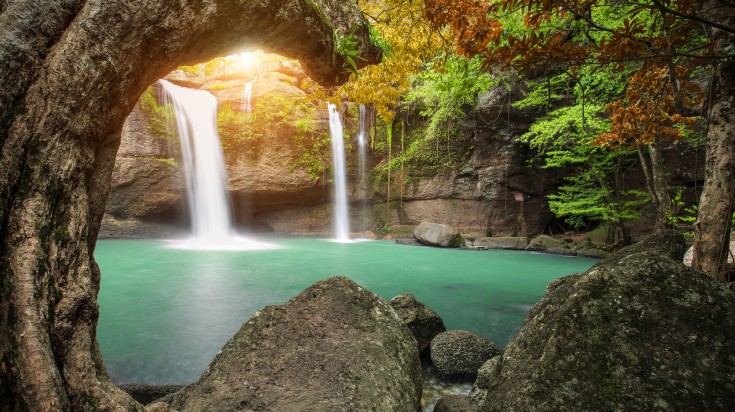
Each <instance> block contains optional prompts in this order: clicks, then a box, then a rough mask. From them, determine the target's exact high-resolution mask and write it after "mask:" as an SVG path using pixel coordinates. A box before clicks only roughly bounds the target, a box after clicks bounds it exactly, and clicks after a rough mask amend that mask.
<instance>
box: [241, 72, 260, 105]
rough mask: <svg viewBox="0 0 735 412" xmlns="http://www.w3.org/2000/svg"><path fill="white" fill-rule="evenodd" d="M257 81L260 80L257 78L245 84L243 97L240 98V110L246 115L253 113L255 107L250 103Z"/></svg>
mask: <svg viewBox="0 0 735 412" xmlns="http://www.w3.org/2000/svg"><path fill="white" fill-rule="evenodd" d="M256 80H258V79H257V78H256V79H253V80H251V81H249V82H247V83H245V87H244V88H243V89H242V95H241V96H240V110H242V111H243V112H244V113H252V112H253V106H252V105H251V104H250V101H251V97H252V94H253V83H255V81H256Z"/></svg>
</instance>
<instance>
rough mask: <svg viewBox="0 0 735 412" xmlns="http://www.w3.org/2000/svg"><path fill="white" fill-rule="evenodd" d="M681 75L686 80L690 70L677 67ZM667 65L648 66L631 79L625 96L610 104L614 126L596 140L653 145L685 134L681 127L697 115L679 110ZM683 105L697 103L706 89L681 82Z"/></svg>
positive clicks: (677, 138)
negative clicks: (687, 114) (679, 111)
mask: <svg viewBox="0 0 735 412" xmlns="http://www.w3.org/2000/svg"><path fill="white" fill-rule="evenodd" d="M676 70H677V78H681V79H686V78H687V77H688V76H689V73H687V71H686V70H685V69H684V68H683V67H677V68H676ZM669 79H670V76H669V73H668V69H667V68H666V67H661V66H655V65H644V66H643V67H642V68H641V69H640V70H638V71H637V72H636V73H635V74H634V75H633V76H632V77H631V79H630V82H629V84H628V89H627V91H626V93H625V97H624V98H621V99H619V100H617V101H615V102H612V103H610V104H608V106H607V110H608V111H609V112H610V113H611V116H610V120H611V121H612V128H611V130H610V132H608V133H603V134H601V135H600V136H599V137H597V139H595V141H594V143H596V144H599V145H602V146H609V147H620V146H632V145H636V144H651V143H654V142H656V141H659V140H670V141H677V140H679V139H681V137H682V130H681V128H680V126H688V127H691V126H693V125H694V122H695V120H696V118H695V117H687V116H683V115H681V114H679V113H677V110H676V105H675V101H674V91H673V87H672V85H671V83H670V82H669ZM679 87H680V91H679V92H680V93H681V95H682V100H683V101H682V104H685V105H694V104H697V103H699V101H700V100H701V98H702V90H701V88H699V87H698V86H697V85H696V84H695V83H693V82H691V81H688V80H683V81H680V82H679Z"/></svg>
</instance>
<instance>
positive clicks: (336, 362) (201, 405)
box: [164, 277, 422, 412]
mask: <svg viewBox="0 0 735 412" xmlns="http://www.w3.org/2000/svg"><path fill="white" fill-rule="evenodd" d="M421 391H422V373H421V365H420V362H419V357H418V352H417V350H416V345H415V341H414V339H413V338H412V337H411V334H410V332H409V331H408V329H407V328H406V327H405V326H404V325H403V323H402V322H401V320H400V319H399V318H398V316H397V315H396V313H395V311H393V309H391V307H390V305H388V303H387V302H386V301H385V300H383V299H382V298H380V297H379V296H377V295H375V294H374V293H372V292H370V291H368V290H366V289H363V288H362V287H360V286H359V285H357V284H356V283H354V282H352V281H351V280H349V279H347V278H346V277H332V278H329V279H327V280H324V281H320V282H317V283H315V284H314V285H312V286H311V287H309V288H308V289H306V290H304V291H303V292H302V293H300V294H299V295H298V296H296V297H295V298H293V299H292V300H291V301H289V302H288V303H286V304H285V305H283V306H268V307H266V308H265V309H263V310H262V311H260V312H258V313H257V314H256V315H255V316H254V317H253V318H251V319H250V320H249V321H248V322H247V323H245V324H244V325H243V326H242V327H241V328H240V330H239V331H238V332H237V333H236V334H235V336H233V337H232V339H230V340H229V341H228V342H227V343H226V344H225V346H224V347H223V348H222V350H221V351H220V353H219V354H217V356H216V357H215V358H214V360H213V361H212V363H211V364H210V365H209V367H208V368H207V370H206V371H205V372H204V374H203V375H202V377H201V378H200V379H199V381H197V382H196V383H194V384H192V385H190V386H188V387H187V388H185V389H184V390H182V391H180V392H178V393H176V394H174V395H171V397H169V398H164V399H165V400H166V401H167V402H168V403H169V404H170V406H171V407H172V408H174V409H176V410H179V411H181V412H186V411H218V412H225V411H245V410H257V411H315V412H316V411H339V410H375V411H415V410H417V409H418V408H419V407H420V401H421Z"/></svg>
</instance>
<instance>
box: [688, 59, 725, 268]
mask: <svg viewBox="0 0 735 412" xmlns="http://www.w3.org/2000/svg"><path fill="white" fill-rule="evenodd" d="M713 96H714V99H713V104H712V109H711V110H710V114H709V122H710V126H709V133H708V134H707V160H706V164H705V180H704V187H703V188H702V196H701V198H700V200H699V216H698V217H697V221H696V223H695V224H694V246H693V252H694V254H693V258H692V267H694V268H696V269H699V270H701V271H703V272H705V273H707V274H708V275H710V276H712V277H714V278H715V279H719V280H721V281H723V282H724V281H727V274H726V272H725V269H726V263H727V255H728V253H729V245H730V231H731V230H732V214H733V198H735V64H733V63H728V64H722V65H720V66H719V67H717V70H716V72H715V90H714V94H713Z"/></svg>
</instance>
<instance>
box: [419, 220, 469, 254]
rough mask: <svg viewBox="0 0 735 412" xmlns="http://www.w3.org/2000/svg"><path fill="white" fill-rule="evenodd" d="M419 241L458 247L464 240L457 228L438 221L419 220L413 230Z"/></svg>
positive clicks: (431, 244)
mask: <svg viewBox="0 0 735 412" xmlns="http://www.w3.org/2000/svg"><path fill="white" fill-rule="evenodd" d="M413 236H414V237H415V238H416V240H418V241H419V242H421V243H423V244H425V245H429V246H439V247H449V248H453V247H459V246H461V245H462V243H463V242H464V241H463V239H462V235H460V234H459V231H457V229H454V228H453V227H451V226H448V225H442V224H440V223H431V222H421V223H420V224H419V225H418V226H416V228H415V229H414V230H413Z"/></svg>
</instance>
